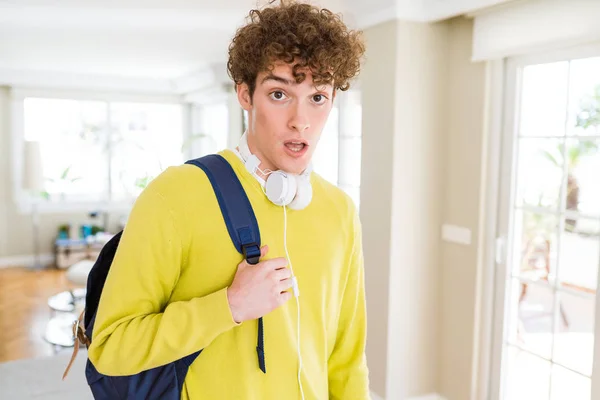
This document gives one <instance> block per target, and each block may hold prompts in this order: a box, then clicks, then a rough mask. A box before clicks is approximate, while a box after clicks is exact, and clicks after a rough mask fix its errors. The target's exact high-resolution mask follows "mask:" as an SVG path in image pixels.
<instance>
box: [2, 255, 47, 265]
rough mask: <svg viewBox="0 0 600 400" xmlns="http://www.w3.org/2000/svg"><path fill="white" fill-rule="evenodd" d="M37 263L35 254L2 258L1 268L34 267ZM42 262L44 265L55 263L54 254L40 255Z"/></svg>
mask: <svg viewBox="0 0 600 400" xmlns="http://www.w3.org/2000/svg"><path fill="white" fill-rule="evenodd" d="M34 262H35V256H34V255H33V254H26V255H20V256H8V257H0V268H10V267H32V266H33V264H34ZM40 262H41V263H42V265H48V264H51V263H53V262H54V256H53V255H52V253H46V254H40Z"/></svg>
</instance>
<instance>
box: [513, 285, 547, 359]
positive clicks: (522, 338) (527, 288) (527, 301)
mask: <svg viewBox="0 0 600 400" xmlns="http://www.w3.org/2000/svg"><path fill="white" fill-rule="evenodd" d="M512 282H513V286H512V288H511V290H512V291H513V296H511V299H512V301H511V304H510V306H509V307H510V309H509V310H510V315H509V317H508V318H509V319H508V341H509V343H511V344H515V345H518V346H520V347H521V348H523V349H526V350H529V351H531V352H532V353H534V354H537V355H539V356H541V357H544V358H547V359H550V358H551V357H552V352H551V349H552V323H553V321H552V319H553V313H552V310H553V305H554V293H553V291H552V290H551V289H550V288H545V287H542V286H539V285H533V284H529V283H525V282H519V281H517V280H513V281H512Z"/></svg>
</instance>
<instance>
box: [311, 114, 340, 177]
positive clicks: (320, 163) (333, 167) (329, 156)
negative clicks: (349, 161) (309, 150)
mask: <svg viewBox="0 0 600 400" xmlns="http://www.w3.org/2000/svg"><path fill="white" fill-rule="evenodd" d="M338 139H339V111H338V108H337V107H333V108H332V109H331V113H330V114H329V119H328V120H327V123H326V124H325V127H324V128H323V133H322V134H321V139H320V140H319V143H318V145H317V149H316V150H315V152H314V154H313V159H312V161H313V165H314V171H315V172H317V173H318V174H319V175H321V176H322V177H323V178H325V179H327V180H328V181H329V182H331V183H333V184H334V185H337V184H338V152H339V149H338Z"/></svg>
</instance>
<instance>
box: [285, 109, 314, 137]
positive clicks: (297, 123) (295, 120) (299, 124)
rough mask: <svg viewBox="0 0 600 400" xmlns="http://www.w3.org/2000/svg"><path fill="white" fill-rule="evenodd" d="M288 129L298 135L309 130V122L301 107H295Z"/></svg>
mask: <svg viewBox="0 0 600 400" xmlns="http://www.w3.org/2000/svg"><path fill="white" fill-rule="evenodd" d="M289 127H290V128H291V129H293V130H296V131H298V132H300V133H303V132H304V131H306V130H307V129H308V128H310V122H309V121H308V117H307V116H306V114H305V113H304V112H303V110H302V107H295V109H294V113H293V115H292V117H291V118H290V122H289Z"/></svg>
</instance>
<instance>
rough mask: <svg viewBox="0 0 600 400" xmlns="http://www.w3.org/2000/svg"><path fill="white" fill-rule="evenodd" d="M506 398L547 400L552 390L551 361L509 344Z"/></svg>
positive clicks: (510, 399) (508, 399)
mask: <svg viewBox="0 0 600 400" xmlns="http://www.w3.org/2000/svg"><path fill="white" fill-rule="evenodd" d="M506 350H507V360H506V361H507V362H506V385H505V393H504V394H503V396H502V398H503V399H504V400H533V399H535V400H546V399H548V397H549V392H550V362H548V361H545V360H542V359H540V358H539V357H536V356H533V355H531V354H529V353H527V352H525V351H521V350H519V349H517V348H515V347H513V346H508V348H507V349H506Z"/></svg>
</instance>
